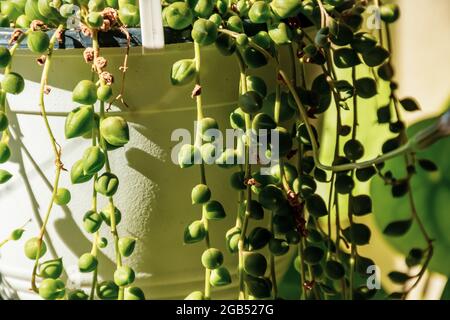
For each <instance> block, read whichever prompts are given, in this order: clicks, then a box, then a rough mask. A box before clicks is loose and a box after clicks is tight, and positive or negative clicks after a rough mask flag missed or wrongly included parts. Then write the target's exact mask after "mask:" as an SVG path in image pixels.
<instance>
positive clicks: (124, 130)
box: [100, 116, 130, 147]
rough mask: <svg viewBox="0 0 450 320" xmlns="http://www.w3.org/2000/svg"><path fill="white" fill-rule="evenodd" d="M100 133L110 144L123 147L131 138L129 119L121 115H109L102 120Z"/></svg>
mask: <svg viewBox="0 0 450 320" xmlns="http://www.w3.org/2000/svg"><path fill="white" fill-rule="evenodd" d="M100 133H101V135H102V137H103V138H104V139H105V140H106V142H108V143H109V144H110V145H112V146H114V147H122V146H124V145H125V144H127V143H128V141H129V140H130V132H129V128H128V123H127V121H126V120H125V119H124V118H122V117H119V116H113V117H107V118H105V119H103V120H102V121H101V122H100Z"/></svg>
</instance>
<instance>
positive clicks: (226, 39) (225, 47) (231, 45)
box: [215, 33, 236, 56]
mask: <svg viewBox="0 0 450 320" xmlns="http://www.w3.org/2000/svg"><path fill="white" fill-rule="evenodd" d="M215 45H216V48H217V49H218V50H219V52H220V53H221V54H223V55H224V56H229V55H232V54H233V53H234V51H236V41H235V40H234V39H233V38H232V37H231V36H229V35H227V34H225V33H220V34H219V35H218V36H217V39H216V43H215Z"/></svg>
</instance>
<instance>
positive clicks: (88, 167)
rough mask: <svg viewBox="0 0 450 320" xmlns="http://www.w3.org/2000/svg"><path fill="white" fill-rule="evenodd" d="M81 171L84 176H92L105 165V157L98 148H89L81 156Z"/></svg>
mask: <svg viewBox="0 0 450 320" xmlns="http://www.w3.org/2000/svg"><path fill="white" fill-rule="evenodd" d="M82 160H83V171H84V174H85V175H94V174H95V173H97V172H98V171H100V170H101V169H102V168H103V166H104V165H105V161H106V157H105V154H104V153H103V151H102V150H101V149H100V147H98V146H94V147H89V148H88V149H86V151H85V152H84V154H83V159H82Z"/></svg>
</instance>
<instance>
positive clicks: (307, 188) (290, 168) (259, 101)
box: [163, 0, 439, 299]
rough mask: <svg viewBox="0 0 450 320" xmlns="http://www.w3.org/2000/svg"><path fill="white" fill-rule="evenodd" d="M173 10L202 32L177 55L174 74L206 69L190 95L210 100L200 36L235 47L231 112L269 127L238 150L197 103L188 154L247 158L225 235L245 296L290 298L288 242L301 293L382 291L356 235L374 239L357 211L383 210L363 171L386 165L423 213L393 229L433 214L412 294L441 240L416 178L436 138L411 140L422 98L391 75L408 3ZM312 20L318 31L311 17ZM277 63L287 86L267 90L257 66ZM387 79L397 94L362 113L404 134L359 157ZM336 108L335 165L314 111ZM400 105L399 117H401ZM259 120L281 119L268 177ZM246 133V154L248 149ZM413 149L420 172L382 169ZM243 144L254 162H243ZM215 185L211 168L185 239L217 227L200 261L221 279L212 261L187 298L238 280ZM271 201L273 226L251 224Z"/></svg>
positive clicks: (169, 9) (212, 5)
mask: <svg viewBox="0 0 450 320" xmlns="http://www.w3.org/2000/svg"><path fill="white" fill-rule="evenodd" d="M374 7H375V8H376V9H377V10H376V11H375V12H377V13H379V16H376V17H375V18H378V19H379V21H378V20H376V19H375V20H374V21H378V23H379V24H380V29H379V32H378V31H377V32H374V30H371V29H370V28H367V27H365V26H366V22H367V19H365V18H364V17H365V16H367V14H366V13H367V12H370V11H371V12H374V11H373V10H369V9H371V8H372V9H373V8H374ZM163 13H164V22H165V24H166V26H168V27H169V28H171V29H175V30H186V28H191V27H192V30H191V36H192V39H193V41H194V57H193V58H191V57H186V59H183V60H180V61H177V62H175V63H174V65H173V68H172V71H171V79H172V83H173V84H174V85H176V86H184V85H189V84H191V83H192V82H194V81H195V87H194V90H193V92H192V97H195V98H196V100H197V105H199V104H201V99H200V97H201V94H202V92H203V91H204V90H208V88H203V87H201V85H200V82H199V79H200V74H201V70H202V69H201V62H200V52H201V48H203V47H206V46H209V45H213V44H215V46H216V47H217V49H218V50H219V52H220V53H222V54H223V55H226V56H235V57H236V60H237V65H238V67H239V70H240V80H239V81H240V86H239V88H240V89H239V93H238V96H239V98H238V103H237V108H236V109H235V110H234V111H233V112H232V113H231V114H230V126H231V128H233V129H236V130H243V131H246V132H247V133H249V132H253V133H254V134H256V135H257V139H256V141H254V140H252V139H251V138H250V137H249V136H248V135H246V136H243V138H242V140H240V141H238V142H237V147H236V148H233V149H225V150H220V149H219V150H218V148H219V147H218V146H217V145H215V141H213V139H212V138H211V135H208V132H209V131H211V130H216V129H218V127H219V126H218V123H217V121H216V120H214V119H211V118H204V117H203V112H202V110H201V108H199V112H198V118H197V121H198V123H197V126H198V128H197V133H196V137H197V139H196V143H195V144H194V145H185V146H183V148H182V149H181V151H180V153H179V164H180V166H181V167H182V168H187V167H190V166H193V165H194V163H197V162H195V161H194V160H195V159H198V158H201V159H202V160H203V161H202V162H201V163H202V164H201V165H200V166H201V173H202V177H204V176H205V165H204V163H208V164H209V163H212V162H213V163H214V161H215V164H216V165H218V166H219V167H225V168H230V167H237V170H234V171H233V172H232V173H231V174H230V182H231V185H232V187H233V188H234V189H236V191H237V193H238V196H237V197H238V201H239V206H238V210H237V214H236V225H234V226H233V227H232V228H231V229H230V230H229V231H228V232H227V234H226V235H225V238H226V242H227V247H228V249H229V251H230V252H231V253H235V254H237V255H238V261H239V263H238V266H237V274H238V283H239V285H238V287H239V292H236V298H238V299H267V298H272V299H277V298H279V294H278V288H277V279H276V272H275V270H276V265H275V259H274V257H276V256H281V255H285V254H287V253H288V251H290V250H291V251H296V252H297V253H296V256H297V257H296V259H295V267H296V269H297V270H298V272H299V273H300V278H301V283H300V284H299V286H300V289H301V292H302V293H301V299H330V298H332V297H333V298H336V297H337V298H340V299H370V298H372V297H373V296H374V294H375V293H376V290H371V289H369V288H367V286H366V285H361V284H356V283H357V281H356V278H357V277H358V274H361V275H366V271H367V268H368V267H369V266H372V265H375V263H374V261H373V260H372V259H370V258H368V257H363V256H361V255H360V254H359V252H358V247H360V246H364V245H367V244H368V243H369V241H370V237H371V230H370V229H369V227H368V226H366V225H364V224H362V223H358V222H357V221H356V218H358V217H361V216H365V215H367V214H370V213H371V212H372V199H371V197H370V196H369V195H365V194H361V195H360V194H356V193H355V192H354V188H355V184H356V182H357V181H361V182H367V181H369V180H370V179H371V178H372V177H373V176H374V175H376V174H378V175H380V176H383V177H384V178H385V180H386V183H387V184H388V185H391V186H392V192H393V196H394V197H401V196H404V195H406V194H408V195H409V198H410V204H411V212H412V220H408V221H404V222H396V223H394V224H392V225H390V226H388V228H387V230H386V231H385V233H386V234H391V235H392V234H396V235H401V234H403V233H404V232H406V231H407V229H408V226H406V227H405V226H404V224H406V223H408V224H411V223H412V222H413V221H414V223H417V224H419V225H420V226H422V233H423V237H424V238H425V239H426V241H427V243H428V247H427V248H423V249H417V248H416V249H413V250H412V251H411V254H410V257H408V258H407V260H408V261H409V265H411V264H412V265H419V264H423V267H422V269H421V271H420V273H419V274H418V275H417V276H416V277H414V278H416V282H415V284H414V285H413V286H411V287H410V288H406V289H405V291H404V292H401V293H396V294H395V295H393V296H392V297H396V298H406V297H407V295H408V293H409V292H410V291H411V290H412V289H413V287H415V286H416V285H417V283H418V282H419V281H420V279H421V277H422V276H423V274H424V271H425V270H426V267H427V264H428V262H429V260H430V259H431V257H432V253H433V245H432V240H431V239H430V237H429V235H428V234H427V232H426V230H425V228H423V224H422V222H421V221H420V218H419V217H418V215H417V213H416V211H415V207H414V200H413V197H412V191H411V190H410V188H409V187H408V184H409V181H410V179H411V177H412V175H413V174H414V171H413V170H412V168H414V167H415V165H416V160H415V157H414V153H415V152H416V151H418V150H420V149H421V148H422V147H424V146H423V145H421V144H420V143H418V141H416V140H417V139H413V140H412V141H408V140H407V137H406V133H405V125H404V123H403V121H402V120H401V116H400V114H401V111H400V107H403V109H404V110H405V111H410V112H411V111H416V110H418V109H419V107H418V105H417V103H416V102H415V100H413V99H411V98H406V99H403V100H399V99H398V98H397V96H396V89H397V84H396V83H395V82H394V80H393V77H394V70H393V66H392V64H391V54H392V45H391V35H390V30H389V25H390V24H391V23H393V22H395V21H396V20H397V19H398V18H399V15H400V13H399V8H398V7H397V6H396V5H393V4H381V3H380V1H357V0H351V1H350V0H304V1H298V0H273V1H263V0H260V1H245V0H239V1H226V0H218V1H207V0H204V1H203V0H192V1H189V0H188V1H185V2H183V1H169V2H167V3H165V4H164V11H163ZM372 18H373V17H372ZM380 19H381V20H380ZM311 25H312V26H313V29H314V31H312V29H311V28H309V29H308V28H307V27H308V26H311ZM385 42H387V43H385ZM283 50H284V51H285V50H287V51H288V52H289V54H288V57H289V58H288V61H287V63H286V61H283V60H282V58H281V57H282V52H283ZM270 63H272V65H275V67H274V73H273V77H274V79H276V86H275V88H270V89H273V90H274V91H273V92H268V88H267V86H266V83H265V79H262V78H259V77H257V76H254V75H252V70H253V69H257V68H261V67H265V66H266V65H268V64H270ZM285 65H290V69H289V70H285V69H283V67H282V66H285ZM305 65H316V66H318V68H319V69H320V70H321V73H320V74H319V75H318V76H317V77H316V78H315V79H314V81H313V82H312V84H311V86H310V87H309V86H308V84H307V81H306V76H305V71H304V70H305V68H304V67H305ZM363 65H365V68H366V69H367V70H370V73H369V74H370V76H364V77H362V76H361V77H358V74H357V73H358V70H362V69H363V68H364V67H362V66H363ZM338 69H347V70H351V80H350V81H348V80H345V79H340V78H339V76H338V74H339V73H338ZM386 82H387V83H388V84H389V86H390V90H391V94H390V102H389V104H388V105H387V106H383V107H381V108H379V109H377V110H367V109H364V111H363V112H365V113H367V112H376V113H377V114H378V119H379V123H389V124H390V126H389V128H390V131H391V132H392V133H395V134H397V137H396V138H395V139H391V140H389V141H386V143H385V144H384V145H383V148H382V154H381V155H380V156H379V157H377V158H375V159H372V160H369V161H363V162H358V160H360V159H361V158H363V156H364V153H365V151H364V146H363V144H362V143H361V142H360V141H359V140H358V121H359V117H360V115H359V114H360V113H361V111H360V109H361V108H360V104H363V103H364V100H365V99H371V98H373V97H375V96H377V94H378V93H379V88H380V86H381V85H382V84H383V83H386ZM330 108H334V109H335V112H336V140H335V145H334V159H333V160H332V161H333V162H332V163H331V164H324V163H322V162H321V160H320V158H319V152H320V141H319V135H318V130H317V129H316V128H315V125H314V124H313V120H314V119H315V118H317V117H319V116H320V115H321V114H324V113H326V112H327V111H328V110H329V109H330ZM394 111H395V115H393V116H391V112H394ZM344 112H345V113H352V114H353V122H352V125H351V126H348V125H344V124H343V121H342V114H343V113H344ZM261 129H265V130H275V132H276V133H275V134H274V133H273V131H271V132H272V135H274V136H276V137H277V141H276V142H278V148H279V154H280V159H278V160H279V162H278V164H276V165H274V166H272V167H271V169H270V175H262V174H261V173H260V171H259V169H260V166H259V165H256V166H254V165H253V166H252V164H251V163H250V160H249V159H250V157H251V156H252V155H251V154H250V151H249V150H252V143H257V144H258V143H261V140H263V138H264V136H263V134H260V132H261V131H260V130H261ZM271 138H273V137H269V138H268V139H267V140H266V141H269V150H268V154H269V157H270V152H271V150H270V148H271V146H273V144H274V143H275V138H273V141H271ZM438 138H439V137H438ZM242 144H243V145H244V146H245V151H244V152H242V149H241V148H240V146H242ZM419 146H420V147H419ZM401 155H403V156H404V157H405V159H406V160H405V161H406V162H405V165H406V166H408V167H410V168H411V170H409V172H411V174H410V175H409V176H408V177H407V178H405V179H395V178H393V177H392V176H389V174H385V173H383V166H384V162H385V161H386V160H389V159H391V158H393V157H397V156H401ZM242 156H243V157H244V158H245V164H244V165H234V166H233V165H232V164H237V163H238V162H237V161H236V159H238V158H239V157H242ZM211 158H213V161H211ZM227 160H230V161H227ZM294 160H295V161H294ZM318 183H321V184H328V185H329V197H328V201H327V202H326V201H325V199H323V198H322V197H321V196H320V195H319V194H317V193H316V190H317V184H318ZM210 195H211V193H210V190H209V188H208V186H207V185H206V180H205V179H202V184H201V185H198V186H195V187H194V189H193V190H192V200H193V203H195V204H202V205H203V209H202V210H203V213H204V214H203V219H202V220H198V221H194V222H193V223H191V224H190V225H188V226H187V227H186V230H185V235H184V236H185V243H189V244H191V243H195V242H200V241H203V240H204V239H206V243H207V249H206V250H205V252H204V253H203V255H202V263H203V266H204V267H205V268H207V269H211V270H210V272H212V274H213V277H212V278H210V274H211V273H210V272H208V270H207V272H206V276H205V291H204V292H202V291H195V292H192V293H190V294H189V295H188V296H187V298H186V299H210V298H211V293H210V288H209V285H212V286H214V287H219V286H224V285H228V284H229V283H230V272H229V271H228V270H227V269H225V268H224V267H222V266H221V265H222V263H223V255H222V254H221V253H220V252H218V251H217V249H211V248H210V244H209V235H208V220H216V219H218V218H223V217H224V213H223V208H222V206H221V205H220V204H219V203H217V201H210ZM343 197H347V199H346V202H348V206H347V205H346V204H344V203H343V201H342V199H343ZM344 206H345V208H347V207H348V209H346V210H348V211H347V212H343V209H341V208H342V207H344ZM333 211H334V213H335V221H334V223H333V221H332V214H331V213H332V212H333ZM205 212H206V215H205ZM219 212H220V214H218V213H219ZM265 213H268V214H269V225H268V227H267V228H263V227H260V226H256V227H252V221H254V220H262V219H263V218H264V215H265ZM342 215H347V216H348V221H349V225H348V226H347V227H344V226H342V225H341V219H340V217H341V216H342ZM333 228H334V230H333ZM266 247H268V253H267V254H263V252H264V251H263V250H262V249H264V248H266ZM414 257H415V258H414ZM394 273H395V272H394ZM400 276H402V274H400ZM208 282H209V284H208Z"/></svg>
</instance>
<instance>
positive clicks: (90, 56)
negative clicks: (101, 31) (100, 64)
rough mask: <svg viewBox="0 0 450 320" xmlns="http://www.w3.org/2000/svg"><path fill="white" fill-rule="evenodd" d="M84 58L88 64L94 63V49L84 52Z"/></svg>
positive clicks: (87, 49)
mask: <svg viewBox="0 0 450 320" xmlns="http://www.w3.org/2000/svg"><path fill="white" fill-rule="evenodd" d="M83 57H84V61H86V63H91V62H92V61H94V49H93V48H86V49H85V50H84V52H83Z"/></svg>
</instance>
